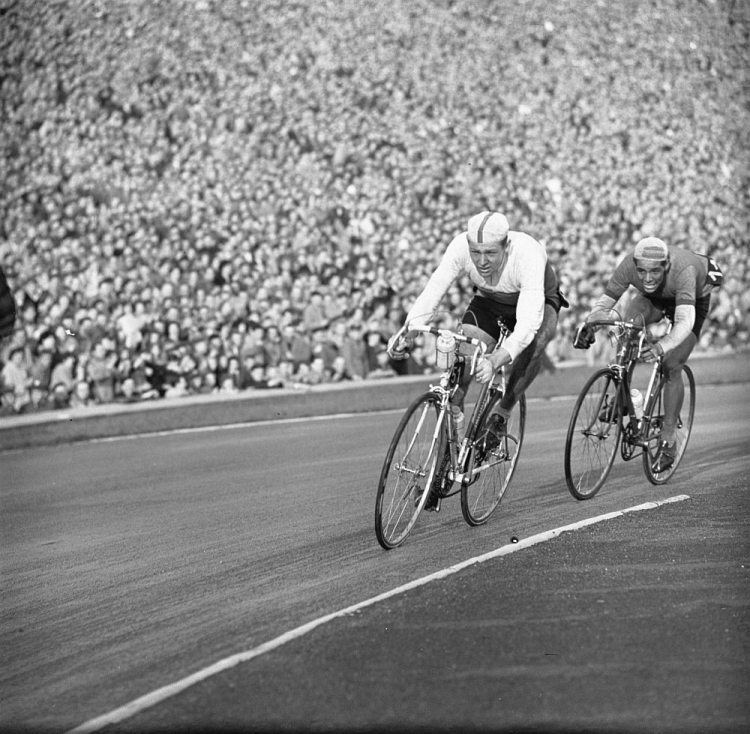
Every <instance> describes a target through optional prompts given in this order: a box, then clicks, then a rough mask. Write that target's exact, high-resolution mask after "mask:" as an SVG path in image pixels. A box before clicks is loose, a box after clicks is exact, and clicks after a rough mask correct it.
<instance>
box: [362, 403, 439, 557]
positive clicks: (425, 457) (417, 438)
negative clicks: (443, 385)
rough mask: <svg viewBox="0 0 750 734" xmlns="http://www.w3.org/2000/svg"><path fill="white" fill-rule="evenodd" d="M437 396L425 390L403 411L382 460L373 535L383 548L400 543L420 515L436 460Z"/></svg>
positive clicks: (437, 445) (433, 473)
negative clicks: (383, 460)
mask: <svg viewBox="0 0 750 734" xmlns="http://www.w3.org/2000/svg"><path fill="white" fill-rule="evenodd" d="M439 416H440V399H439V398H438V397H437V395H435V394H433V393H429V392H428V393H424V394H423V395H421V396H420V397H418V398H417V399H416V400H415V401H414V402H413V403H412V404H411V405H410V406H409V407H408V408H407V410H406V413H404V416H403V418H402V419H401V422H400V423H399V425H398V428H397V429H396V433H395V434H394V435H393V439H392V440H391V445H390V447H389V448H388V453H387V454H386V457H385V462H384V463H383V469H382V471H381V473H380V482H379V483H378V495H377V500H376V502H375V534H376V535H377V538H378V542H379V543H380V545H381V546H383V548H385V549H386V550H389V549H391V548H395V547H396V546H399V545H401V543H403V542H404V540H405V539H406V536H407V535H408V534H409V532H410V531H411V529H412V528H413V527H414V524H415V523H416V521H417V518H418V517H419V513H420V512H421V511H422V508H423V507H424V504H425V502H426V500H427V495H428V494H429V489H430V486H431V484H432V480H433V477H434V475H435V468H436V466H437V461H438V456H439V452H438V448H439V444H440V441H439V438H440V436H439V432H438V428H439V426H438V421H439Z"/></svg>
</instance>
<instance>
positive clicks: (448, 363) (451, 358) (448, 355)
mask: <svg viewBox="0 0 750 734" xmlns="http://www.w3.org/2000/svg"><path fill="white" fill-rule="evenodd" d="M436 349H437V352H436V354H435V363H436V364H437V368H438V369H439V370H448V369H450V368H451V367H453V363H454V362H455V360H456V338H455V337H454V336H450V335H448V336H444V335H443V334H440V336H438V338H437V344H436Z"/></svg>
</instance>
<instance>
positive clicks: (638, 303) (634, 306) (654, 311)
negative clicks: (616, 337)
mask: <svg viewBox="0 0 750 734" xmlns="http://www.w3.org/2000/svg"><path fill="white" fill-rule="evenodd" d="M639 316H642V317H643V322H644V323H645V324H656V323H658V322H659V321H661V320H662V319H663V318H664V311H662V310H661V309H660V308H658V307H657V306H656V305H655V304H654V303H653V302H652V301H650V300H649V299H648V298H646V296H644V295H643V294H642V293H640V292H639V293H636V294H635V295H634V296H633V297H632V298H631V299H630V301H629V302H628V305H627V307H626V308H625V314H624V316H623V318H624V319H625V321H634V322H636V323H638V317H639Z"/></svg>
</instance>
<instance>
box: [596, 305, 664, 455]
mask: <svg viewBox="0 0 750 734" xmlns="http://www.w3.org/2000/svg"><path fill="white" fill-rule="evenodd" d="M589 325H590V326H610V327H615V328H619V329H623V330H624V331H625V333H624V334H622V335H620V336H618V337H616V338H617V342H618V347H617V352H616V355H615V361H614V362H611V363H608V364H607V367H608V368H609V370H610V371H611V374H612V379H613V380H614V381H615V383H616V384H617V400H616V405H617V406H618V407H619V408H620V410H619V415H618V420H619V421H620V423H621V425H622V427H623V429H625V426H624V424H622V420H623V418H624V417H625V416H626V415H628V416H630V419H631V420H630V422H629V424H628V425H629V427H630V428H629V430H628V431H625V430H624V432H623V440H624V441H625V442H626V443H628V444H630V445H632V446H640V447H642V448H645V447H646V446H647V445H648V443H649V441H650V440H653V439H649V438H648V436H649V431H648V428H649V426H648V418H646V416H647V415H648V414H649V410H648V408H649V406H650V404H651V402H652V401H653V399H654V396H655V394H656V392H657V388H658V387H659V384H660V382H661V377H662V371H661V366H662V360H661V358H660V359H658V360H656V361H655V362H654V366H653V369H652V370H651V376H650V378H649V382H648V387H647V389H646V393H645V395H644V399H643V415H642V416H641V417H640V418H638V417H637V416H636V411H635V406H634V405H633V398H632V396H631V394H630V386H631V380H632V377H633V372H634V370H635V366H636V363H637V361H638V358H639V357H640V354H641V351H642V349H643V343H644V341H645V340H646V327H645V325H643V326H639V325H638V324H635V323H634V322H632V321H621V320H609V319H606V320H601V321H592V322H590V324H589ZM671 328H672V326H671V324H670V325H669V326H668V330H671ZM636 330H637V331H638V332H639V335H638V338H637V339H635V338H634V334H633V332H634V331H636ZM600 407H604V406H600ZM623 458H625V459H626V460H628V459H631V458H632V454H631V455H629V456H625V453H623Z"/></svg>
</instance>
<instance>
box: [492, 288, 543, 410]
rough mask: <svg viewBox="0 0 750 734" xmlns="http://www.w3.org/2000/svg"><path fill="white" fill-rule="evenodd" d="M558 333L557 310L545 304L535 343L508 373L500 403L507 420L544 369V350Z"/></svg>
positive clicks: (513, 363)
mask: <svg viewBox="0 0 750 734" xmlns="http://www.w3.org/2000/svg"><path fill="white" fill-rule="evenodd" d="M556 332H557V310H556V309H555V308H554V307H553V306H551V305H550V304H549V303H545V304H544V316H543V318H542V324H541V326H540V327H539V331H537V333H536V336H535V337H534V341H532V342H531V344H529V346H528V347H526V349H524V350H523V351H522V352H521V354H519V355H518V356H517V357H516V358H515V359H514V360H513V362H511V364H510V367H509V369H508V372H507V377H506V381H505V395H504V396H503V399H502V400H501V401H500V406H499V413H500V414H501V415H503V416H504V417H505V418H506V419H507V417H508V416H509V415H510V413H511V411H512V410H513V408H514V406H515V405H516V403H517V402H518V400H519V398H520V397H521V395H523V394H524V393H525V392H526V388H528V387H529V385H531V383H532V382H534V380H535V379H536V376H537V375H538V374H539V371H540V370H541V368H542V361H543V359H544V350H545V349H546V348H547V345H548V344H549V343H550V342H551V341H552V339H553V338H554V337H555V334H556Z"/></svg>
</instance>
